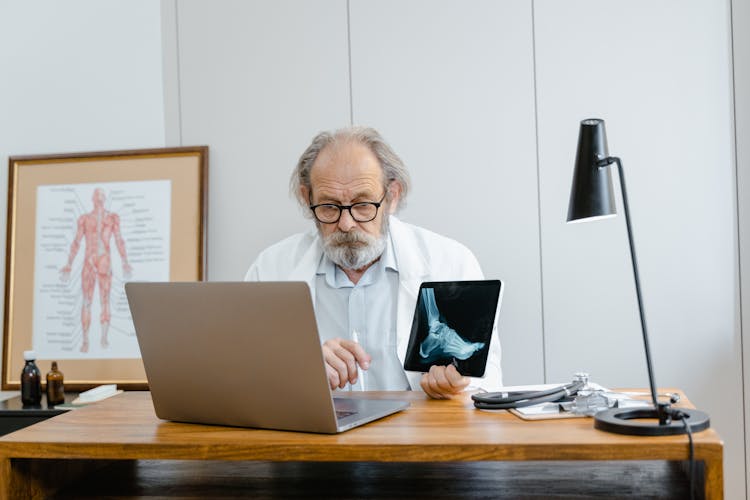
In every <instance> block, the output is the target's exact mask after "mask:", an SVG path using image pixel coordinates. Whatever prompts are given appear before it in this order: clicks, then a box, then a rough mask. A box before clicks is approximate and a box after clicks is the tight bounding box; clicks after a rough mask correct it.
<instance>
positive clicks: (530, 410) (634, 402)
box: [497, 382, 651, 420]
mask: <svg viewBox="0 0 750 500" xmlns="http://www.w3.org/2000/svg"><path fill="white" fill-rule="evenodd" d="M562 385H565V384H540V385H518V386H508V387H502V388H500V389H499V390H498V391H497V392H518V391H543V390H547V389H554V388H555V387H560V386H562ZM589 388H591V389H594V390H601V391H604V394H605V395H606V396H607V397H609V398H612V399H616V400H617V405H618V407H619V408H638V407H649V406H651V403H650V402H649V401H643V400H638V399H633V398H632V397H630V395H629V394H628V393H620V392H612V391H610V390H609V389H607V388H606V387H603V386H601V385H599V384H597V383H594V382H589ZM510 412H511V413H513V414H515V415H516V416H518V417H521V418H523V419H526V420H541V419H545V418H579V417H585V416H586V415H582V414H577V413H573V412H572V411H565V410H564V409H563V408H562V407H561V406H560V403H557V402H549V403H540V404H537V405H531V406H524V407H522V408H513V409H511V410H510Z"/></svg>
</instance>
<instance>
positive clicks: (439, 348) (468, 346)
mask: <svg viewBox="0 0 750 500" xmlns="http://www.w3.org/2000/svg"><path fill="white" fill-rule="evenodd" d="M421 295H422V305H423V306H424V308H425V312H426V313H427V328H428V331H427V336H426V337H425V339H424V340H423V341H422V343H421V344H420V345H419V356H420V357H421V358H422V363H424V364H431V363H432V362H433V361H437V360H439V359H445V358H456V359H460V360H465V359H469V358H470V357H471V356H472V355H473V354H474V353H475V352H477V351H479V350H481V349H482V348H483V347H484V342H468V341H466V340H464V339H463V338H462V337H461V336H460V335H459V334H458V332H456V331H455V330H454V329H453V328H451V327H450V326H448V324H447V322H446V321H445V319H444V318H443V317H442V315H441V314H440V311H439V310H438V306H437V302H435V289H434V288H423V289H422V292H421Z"/></svg>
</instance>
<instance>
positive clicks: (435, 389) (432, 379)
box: [427, 366, 446, 399]
mask: <svg viewBox="0 0 750 500" xmlns="http://www.w3.org/2000/svg"><path fill="white" fill-rule="evenodd" d="M441 369H442V367H440V366H431V367H430V371H429V372H428V373H427V384H428V385H429V387H430V392H431V393H432V394H434V396H433V397H435V398H437V399H445V398H446V391H445V389H444V388H443V387H441V385H440V380H439V377H440V371H441Z"/></svg>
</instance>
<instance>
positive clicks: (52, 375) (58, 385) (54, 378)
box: [47, 361, 65, 406]
mask: <svg viewBox="0 0 750 500" xmlns="http://www.w3.org/2000/svg"><path fill="white" fill-rule="evenodd" d="M64 402H65V388H64V387H63V374H62V372H61V371H60V370H58V369H57V361H53V362H52V369H51V370H50V371H49V373H47V406H55V405H59V404H63V403H64Z"/></svg>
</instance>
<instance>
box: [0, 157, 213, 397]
mask: <svg viewBox="0 0 750 500" xmlns="http://www.w3.org/2000/svg"><path fill="white" fill-rule="evenodd" d="M8 163H9V173H8V175H9V177H8V179H9V181H8V226H7V240H6V257H5V318H4V331H3V373H2V389H3V390H15V389H18V388H19V387H20V374H21V370H22V368H23V365H24V358H23V353H24V351H26V350H32V349H33V350H34V351H35V352H36V355H37V361H36V362H37V365H38V366H39V369H40V371H41V372H42V378H43V379H44V374H45V373H46V372H47V371H48V370H49V369H50V366H51V362H52V361H57V362H58V365H59V369H60V371H62V372H63V374H64V376H65V380H64V382H65V389H66V390H85V389H88V388H91V387H94V386H96V385H100V384H117V385H118V388H120V389H146V388H147V387H148V386H147V382H146V375H145V371H144V368H143V363H142V361H141V359H140V351H139V350H138V343H137V340H136V337H135V333H134V329H133V327H132V319H131V318H130V309H129V307H128V303H127V298H126V297H125V292H124V288H123V285H124V282H125V281H127V280H134V281H200V280H203V279H205V274H206V208H207V179H208V147H207V146H198V147H180V148H162V149H146V150H131V151H110V152H94V153H80V154H60V155H44V156H15V157H11V158H9V161H8Z"/></svg>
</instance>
